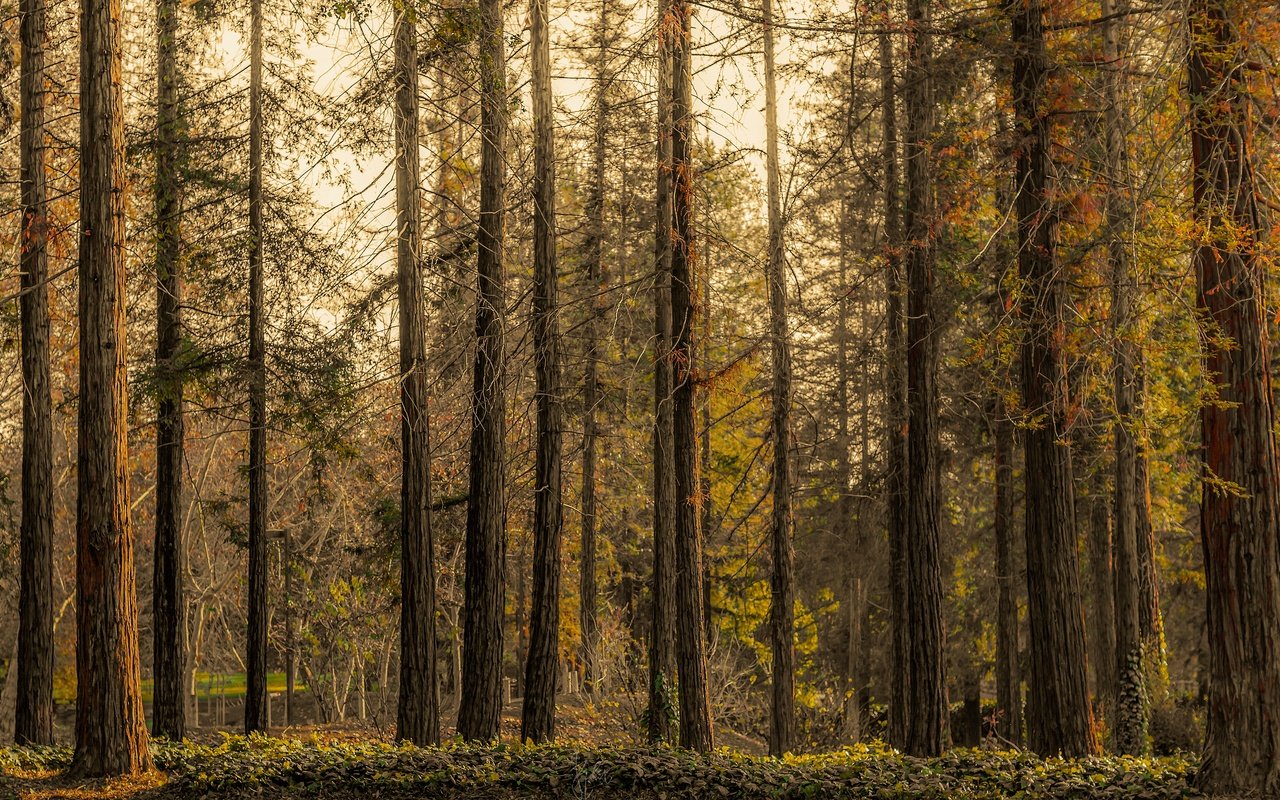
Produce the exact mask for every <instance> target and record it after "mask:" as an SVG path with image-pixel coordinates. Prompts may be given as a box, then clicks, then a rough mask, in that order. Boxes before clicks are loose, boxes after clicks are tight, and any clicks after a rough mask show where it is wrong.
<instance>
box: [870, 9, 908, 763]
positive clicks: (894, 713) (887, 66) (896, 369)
mask: <svg viewBox="0 0 1280 800" xmlns="http://www.w3.org/2000/svg"><path fill="white" fill-rule="evenodd" d="M890 8H891V5H890V3H889V2H888V0H886V2H885V3H884V4H883V9H884V17H885V19H884V27H883V28H882V30H881V31H880V34H879V37H878V38H879V50H880V99H881V125H880V127H881V129H882V131H883V137H884V139H883V151H882V161H883V162H884V163H883V166H882V169H883V170H884V178H883V189H884V242H883V249H884V258H885V270H884V283H885V343H884V346H885V373H886V374H885V381H886V383H887V384H888V385H887V387H886V388H885V406H886V408H885V424H886V428H887V431H886V438H887V439H888V443H887V446H886V448H885V489H884V492H885V510H886V515H887V517H888V538H889V636H890V646H889V650H890V653H889V658H890V660H889V663H890V664H892V665H893V667H892V668H891V669H890V670H889V731H888V733H889V741H891V742H902V741H904V740H905V738H906V732H907V703H908V697H907V683H906V673H905V671H904V670H902V669H899V668H898V667H899V665H901V664H904V663H905V661H906V658H907V648H908V646H909V643H910V639H909V637H908V633H907V609H906V602H907V590H906V582H907V567H906V546H905V543H904V537H905V535H906V525H907V520H906V479H907V413H906V412H907V384H906V370H905V369H903V367H904V366H905V364H906V353H907V350H906V331H905V329H904V325H903V313H902V263H901V259H900V255H899V252H898V248H899V247H900V246H901V245H902V220H901V204H900V202H899V197H898V188H899V187H898V129H897V111H896V102H897V98H896V94H897V89H896V87H895V85H894V78H893V40H892V39H891V38H890V37H889V33H888V27H889V23H890Z"/></svg>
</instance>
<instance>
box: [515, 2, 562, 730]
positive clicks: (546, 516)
mask: <svg viewBox="0 0 1280 800" xmlns="http://www.w3.org/2000/svg"><path fill="white" fill-rule="evenodd" d="M529 32H530V33H529V42H530V59H531V61H532V69H533V77H532V83H531V91H532V93H533V126H534V151H533V204H534V210H533V273H534V274H533V349H534V361H535V364H536V367H535V369H536V372H537V392H538V396H537V413H538V426H537V436H538V443H537V453H536V456H535V459H536V460H535V465H534V486H533V488H534V512H533V608H532V617H531V620H530V625H529V663H528V667H527V669H526V670H525V685H524V713H523V717H522V719H521V728H520V738H521V739H525V740H533V741H535V742H545V741H550V740H552V739H554V738H555V735H556V680H557V678H558V677H559V674H560V538H561V528H562V526H563V516H564V514H563V508H562V504H561V480H560V466H561V438H562V436H563V431H562V423H561V419H562V413H561V397H560V327H559V323H558V319H559V313H560V311H559V307H558V306H557V297H556V289H557V281H558V280H559V272H558V270H557V265H556V150H555V133H554V131H555V116H554V109H553V107H552V100H551V45H550V43H549V41H548V37H549V31H548V23H547V0H530V7H529Z"/></svg>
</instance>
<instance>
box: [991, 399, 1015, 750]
mask: <svg viewBox="0 0 1280 800" xmlns="http://www.w3.org/2000/svg"><path fill="white" fill-rule="evenodd" d="M995 413H996V419H995V423H994V427H995V432H994V436H993V438H994V439H995V442H994V444H995V447H994V450H995V453H994V456H995V459H994V460H995V472H996V486H995V490H996V491H995V524H994V533H995V540H996V582H997V584H996V591H997V597H996V671H995V672H996V675H995V677H996V713H997V720H998V723H999V726H1000V727H999V728H998V730H999V733H1000V736H1001V737H1003V738H1004V739H1006V740H1008V741H1009V742H1011V743H1013V744H1015V745H1018V744H1021V743H1022V670H1021V669H1020V661H1021V652H1020V650H1019V647H1018V598H1017V594H1016V591H1017V589H1016V579H1015V568H1014V558H1013V541H1014V540H1013V536H1014V534H1013V422H1012V421H1011V420H1010V419H1009V411H1008V409H1006V408H1004V403H1003V402H1000V401H997V405H996V410H995Z"/></svg>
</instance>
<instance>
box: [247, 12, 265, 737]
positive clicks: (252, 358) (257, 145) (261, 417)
mask: <svg viewBox="0 0 1280 800" xmlns="http://www.w3.org/2000/svg"><path fill="white" fill-rule="evenodd" d="M249 9H250V10H249V16H250V23H249V24H250V28H249V76H250V77H249V599H248V603H249V633H248V646H247V647H246V648H245V652H246V658H245V667H246V676H245V698H244V730H245V733H253V732H254V731H265V730H266V728H267V612H268V609H267V602H268V600H267V364H266V336H265V331H264V324H263V314H264V309H263V301H262V251H263V241H262V240H263V236H264V235H265V230H264V228H263V224H262V0H251V2H250V4H249Z"/></svg>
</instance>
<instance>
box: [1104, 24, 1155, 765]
mask: <svg viewBox="0 0 1280 800" xmlns="http://www.w3.org/2000/svg"><path fill="white" fill-rule="evenodd" d="M1127 11H1128V2H1127V0H1102V18H1103V23H1102V57H1103V60H1105V61H1106V63H1107V66H1106V68H1104V70H1103V73H1102V74H1103V81H1104V86H1103V95H1104V102H1105V103H1106V109H1105V112H1104V114H1103V122H1104V127H1105V133H1106V155H1107V157H1106V176H1107V177H1106V182H1107V197H1106V214H1107V228H1108V230H1107V254H1108V257H1109V259H1110V261H1111V325H1112V334H1113V336H1114V338H1115V376H1114V377H1115V387H1114V394H1115V405H1116V420H1115V425H1114V434H1115V460H1116V463H1115V504H1114V508H1115V529H1114V530H1113V531H1112V548H1113V553H1114V558H1113V565H1114V568H1115V607H1116V654H1115V657H1116V696H1115V705H1114V712H1113V719H1112V725H1111V728H1112V745H1113V747H1114V749H1115V750H1116V751H1117V752H1120V753H1127V754H1129V755H1142V754H1143V753H1145V752H1146V749H1147V713H1148V712H1147V691H1146V686H1145V681H1144V675H1143V666H1144V660H1143V654H1142V634H1141V629H1140V619H1139V617H1140V608H1139V606H1140V603H1141V599H1140V591H1141V577H1140V576H1141V572H1140V570H1141V565H1140V563H1139V559H1138V531H1139V527H1140V526H1139V523H1138V516H1139V514H1140V513H1145V512H1146V510H1147V508H1146V495H1145V492H1143V493H1142V494H1139V492H1138V471H1137V458H1138V444H1137V440H1136V438H1135V437H1134V429H1135V425H1136V424H1137V423H1138V419H1137V418H1138V414H1139V408H1140V404H1141V402H1142V401H1141V399H1140V398H1139V397H1138V396H1137V394H1136V392H1135V389H1136V372H1137V363H1138V360H1139V359H1140V358H1141V356H1140V354H1139V353H1138V346H1137V343H1136V341H1135V336H1136V331H1134V330H1133V303H1134V298H1135V296H1136V290H1137V286H1136V285H1135V282H1134V276H1133V268H1132V267H1131V266H1130V263H1129V261H1130V259H1129V243H1128V241H1127V239H1126V237H1125V232H1126V231H1128V230H1129V229H1130V228H1131V227H1132V226H1133V221H1134V209H1133V204H1132V202H1131V200H1130V198H1129V189H1128V187H1129V186H1130V185H1131V176H1130V174H1129V173H1130V170H1129V144H1128V129H1129V115H1128V110H1127V108H1126V106H1125V99H1124V96H1123V95H1124V87H1123V85H1122V83H1121V76H1122V73H1123V70H1125V69H1127V66H1126V64H1125V54H1124V45H1123V42H1122V38H1123V37H1122V32H1121V30H1120V25H1121V22H1120V20H1118V19H1117V18H1116V15H1117V14H1125V13H1127ZM1140 504H1141V506H1142V507H1141V509H1139V505H1140Z"/></svg>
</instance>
